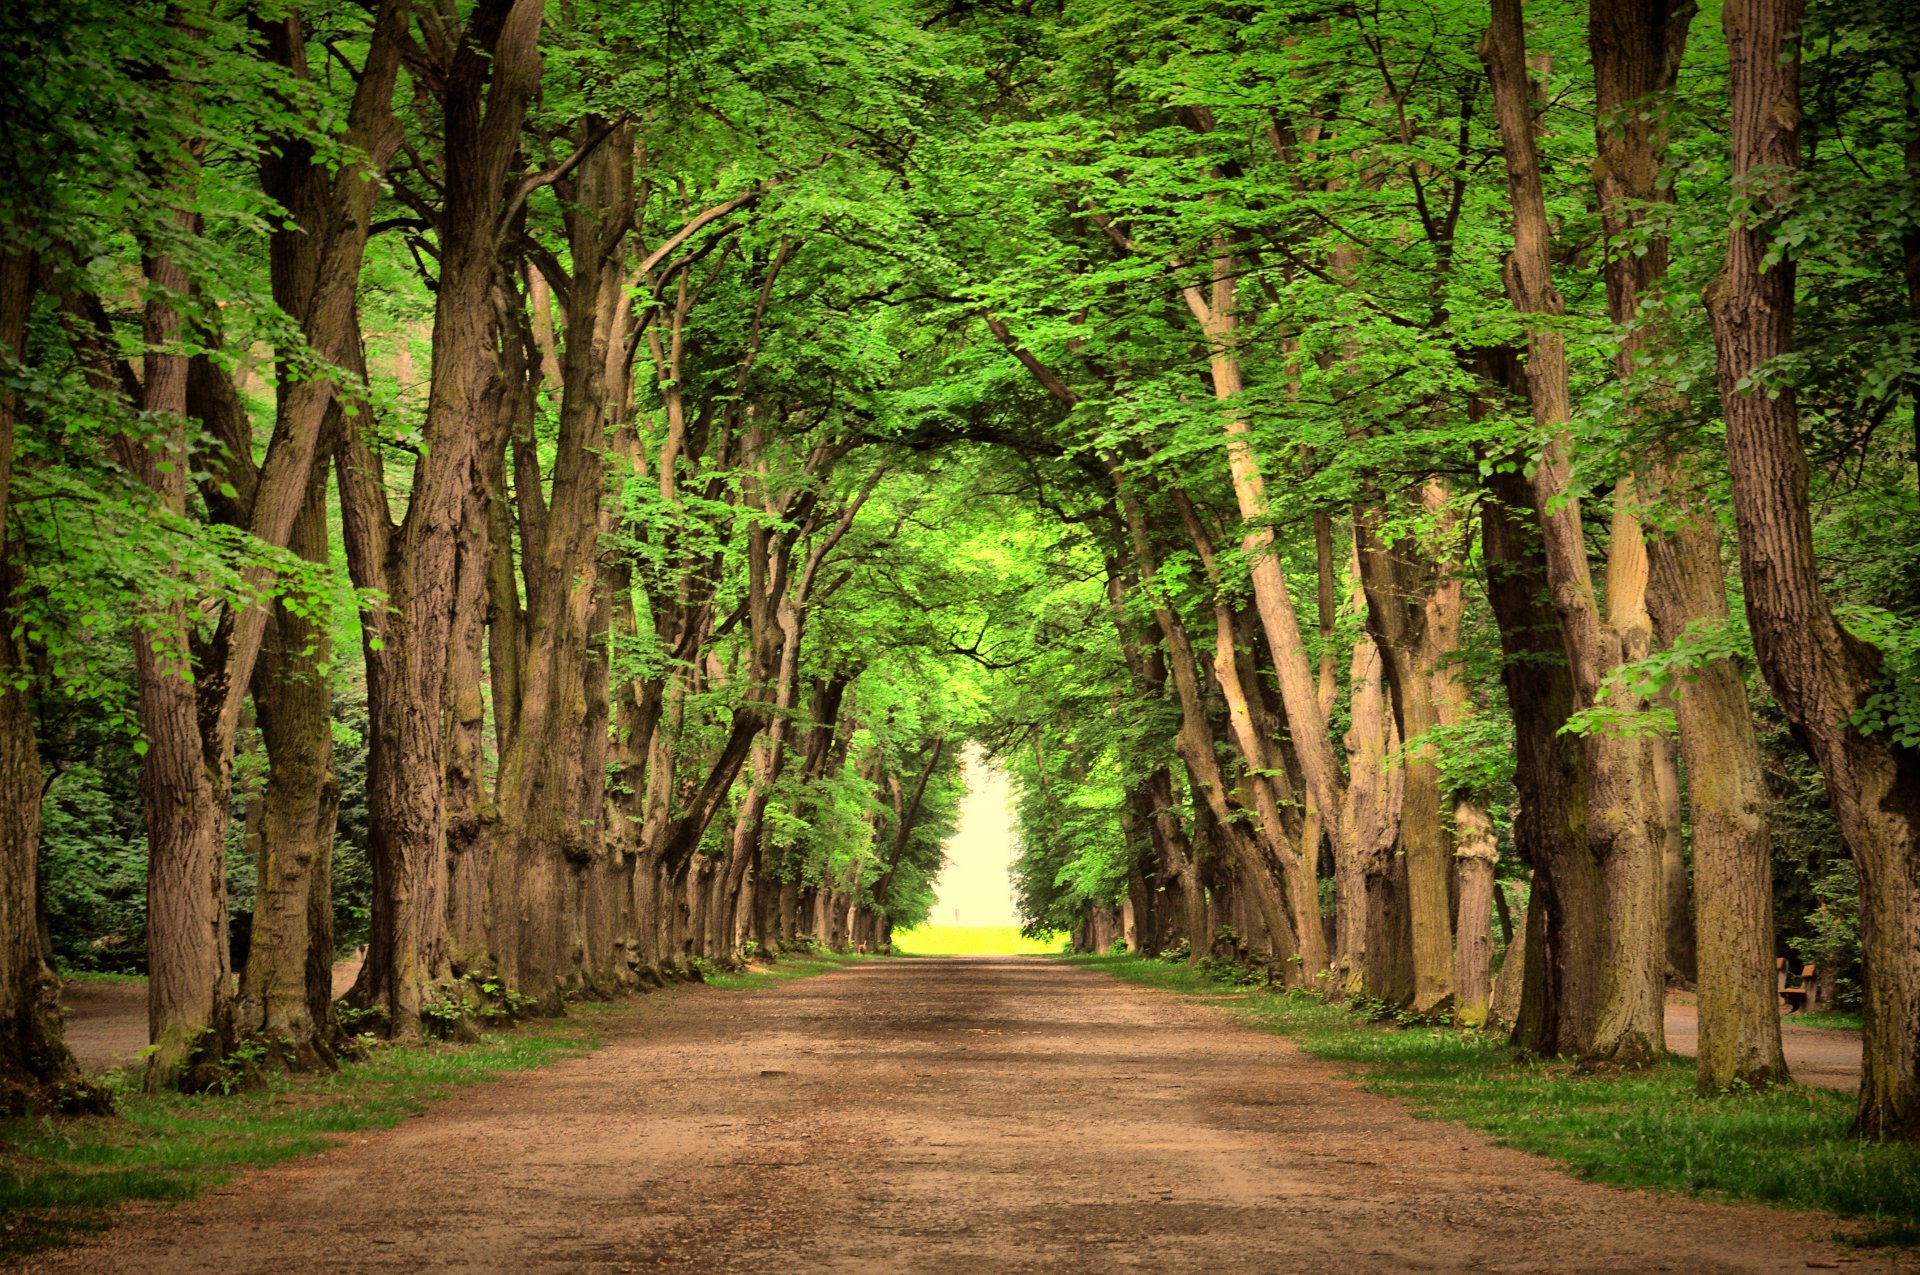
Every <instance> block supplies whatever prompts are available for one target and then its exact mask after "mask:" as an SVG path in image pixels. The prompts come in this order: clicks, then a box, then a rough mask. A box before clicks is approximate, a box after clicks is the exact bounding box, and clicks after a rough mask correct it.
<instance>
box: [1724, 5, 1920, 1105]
mask: <svg viewBox="0 0 1920 1275" xmlns="http://www.w3.org/2000/svg"><path fill="white" fill-rule="evenodd" d="M1803 11H1804V4H1803V0H1746V2H1745V3H1741V4H1737V5H1729V6H1727V8H1726V9H1725V10H1724V12H1723V14H1722V22H1723V24H1724V26H1725V29H1726V36H1727V49H1728V60H1729V91H1730V94H1731V98H1732V103H1731V104H1732V111H1731V123H1732V152H1733V181H1734V188H1735V190H1736V191H1738V192H1741V193H1742V195H1743V199H1742V202H1741V204H1740V205H1739V206H1740V208H1741V209H1742V211H1740V212H1738V213H1736V216H1735V220H1734V223H1733V226H1732V229H1731V233H1730V235H1729V237H1728V240H1727V260H1726V268H1725V270H1724V271H1723V272H1722V274H1721V276H1720V279H1719V281H1718V282H1717V283H1716V284H1715V285H1714V287H1713V288H1712V290H1711V294H1710V297H1709V302H1708V312H1709V314H1710V316H1711V318H1712V321H1713V331H1714V342H1715V345H1716V347H1717V349H1718V355H1719V377H1720V397H1721V403H1722V407H1723V409H1724V411H1725V414H1726V422H1727V468H1728V471H1729V472H1730V474H1731V475H1732V478H1733V509H1734V521H1735V525H1736V527H1737V528H1738V530H1739V536H1740V571H1741V576H1742V578H1743V579H1744V581H1745V583H1746V600H1747V620H1748V623H1749V625H1750V626H1751V628H1752V630H1753V644H1754V651H1755V653H1756V654H1757V655H1758V656H1759V660H1760V669H1761V672H1762V673H1764V674H1765V676H1766V679H1767V684H1768V686H1770V687H1771V688H1772V690H1773V693H1774V695H1775V696H1776V697H1777V698H1778V699H1779V701H1780V704H1781V707H1782V708H1784V709H1785V710H1786V713H1787V716H1788V717H1789V718H1790V719H1791V720H1792V721H1793V723H1794V724H1795V725H1796V726H1798V727H1799V728H1800V730H1801V731H1802V732H1803V733H1804V734H1805V736H1806V739H1807V742H1808V743H1809V744H1810V745H1811V746H1812V749H1813V754H1814V757H1815V758H1816V759H1817V760H1818V761H1819V763H1820V770H1821V773H1822V774H1823V775H1825V777H1826V781H1827V792H1828V794H1829V796H1830V797H1831V799H1832V801H1833V809H1834V814H1835V816H1836V817H1837V818H1838V820H1839V823H1840V831H1841V833H1842V835H1844V836H1845V837H1846V840H1847V845H1848V846H1849V847H1850V848H1851V849H1852V851H1853V856H1854V862H1855V864H1856V866H1857V868H1858V871H1859V876H1860V935H1861V943H1862V946H1863V948H1864V951H1865V966H1866V1000H1865V1004H1864V1006H1863V1014H1862V1018H1863V1022H1864V1028H1865V1032H1864V1034H1865V1044H1864V1051H1863V1054H1862V1060H1861V1077H1860V1106H1859V1110H1858V1113H1857V1115H1856V1117H1855V1128H1856V1129H1857V1130H1858V1131H1859V1132H1860V1133H1861V1134H1863V1135H1865V1136H1868V1137H1882V1138H1900V1139H1905V1140H1908V1141H1913V1140H1920V751H1916V750H1915V749H1913V748H1911V747H1902V746H1900V745H1899V744H1896V743H1895V742H1893V740H1892V739H1891V738H1889V735H1888V733H1887V732H1886V731H1884V730H1882V731H1879V732H1876V733H1873V734H1868V733H1866V732H1864V731H1862V730H1861V729H1860V728H1859V727H1858V726H1857V725H1856V724H1855V715H1856V714H1857V713H1858V712H1859V711H1860V709H1861V707H1862V705H1863V704H1865V702H1866V700H1867V698H1868V696H1869V695H1871V694H1872V693H1873V692H1874V691H1875V690H1876V689H1878V688H1879V686H1880V685H1881V659H1880V654H1879V652H1877V651H1875V650H1874V649H1873V648H1872V647H1870V646H1868V645H1866V644H1865V643H1863V642H1861V641H1860V640H1859V639H1857V638H1855V637H1854V636H1853V635H1852V634H1850V633H1848V632H1847V631H1846V629H1844V628H1843V627H1842V626H1841V625H1840V623H1839V621H1838V620H1837V619H1836V618H1835V617H1834V614H1833V607H1832V605H1831V603H1829V602H1828V600H1827V597H1826V594H1825V592H1824V591H1823V589H1822V585H1821V576H1820V566H1819V563H1818V561H1817V560H1816V559H1815V557H1814V551H1813V523H1812V517H1811V514H1810V510H1809V502H1808V490H1807V488H1808V475H1807V458H1806V452H1805V450H1804V448H1803V447H1802V445H1801V442H1800V432H1799V407H1798V404H1797V403H1796V402H1795V399H1794V394H1793V390H1792V388H1791V387H1789V386H1776V385H1771V384H1769V383H1768V382H1767V379H1766V375H1765V371H1764V369H1765V367H1766V365H1767V364H1768V363H1769V362H1770V361H1772V360H1774V359H1777V358H1779V357H1780V356H1781V355H1784V354H1786V353H1788V352H1789V351H1790V350H1791V349H1792V348H1793V304H1794V266H1793V260H1792V258H1791V257H1790V256H1788V257H1786V258H1784V259H1783V260H1780V261H1777V262H1773V263H1772V264H1768V262H1767V253H1768V249H1769V247H1770V246H1771V242H1772V215H1773V214H1774V212H1775V210H1776V209H1777V208H1778V207H1779V206H1780V204H1781V203H1782V202H1783V201H1784V200H1787V199H1790V198H1791V196H1792V195H1793V193H1794V184H1793V178H1794V175H1795V172H1796V170H1797V169H1798V167H1799V162H1800V137H1799V119H1800V111H1799V101H1800V62H1799V47H1798V40H1799V36H1800V29H1801V18H1802V15H1803Z"/></svg>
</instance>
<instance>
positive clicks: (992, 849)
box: [927, 744, 1020, 928]
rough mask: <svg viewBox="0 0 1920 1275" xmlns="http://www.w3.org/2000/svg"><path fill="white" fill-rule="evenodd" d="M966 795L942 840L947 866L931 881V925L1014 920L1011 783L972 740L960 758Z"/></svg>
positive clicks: (1011, 922) (1014, 922) (1016, 919)
mask: <svg viewBox="0 0 1920 1275" xmlns="http://www.w3.org/2000/svg"><path fill="white" fill-rule="evenodd" d="M961 766H962V772H961V773H962V774H964V775H965V776H966V780H967V795H966V796H965V797H963V798H961V799H960V826H959V827H958V828H956V829H955V830H954V833H953V839H952V840H950V841H948V842H947V866H946V869H945V870H944V871H942V872H941V873H940V879H939V880H938V881H936V882H935V883H934V893H935V895H936V896H937V902H935V903H934V905H933V915H932V916H930V917H928V918H927V921H928V923H929V924H931V925H958V926H966V927H969V928H971V927H973V926H981V925H1013V926H1017V925H1019V924H1020V918H1019V915H1018V914H1017V913H1016V912H1015V911H1014V907H1013V877H1012V875H1011V869H1012V867H1013V786H1012V785H1011V784H1010V783H1008V782H1007V772H1006V771H1004V770H1002V769H1000V768H999V767H998V766H996V765H994V764H993V762H992V761H990V760H989V759H988V758H987V755H986V753H984V752H983V751H981V748H980V746H979V745H978V744H968V745H967V751H966V753H965V754H964V756H963V758H962V760H961Z"/></svg>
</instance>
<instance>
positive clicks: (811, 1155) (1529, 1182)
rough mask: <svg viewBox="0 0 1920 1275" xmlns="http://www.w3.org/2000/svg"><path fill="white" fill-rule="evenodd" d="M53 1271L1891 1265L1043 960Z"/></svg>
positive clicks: (713, 1057)
mask: <svg viewBox="0 0 1920 1275" xmlns="http://www.w3.org/2000/svg"><path fill="white" fill-rule="evenodd" d="M624 1021H625V1024H626V1025H625V1026H623V1027H621V1028H619V1029H617V1030H616V1031H615V1033H614V1035H613V1036H612V1038H611V1039H610V1040H609V1042H608V1044H607V1045H606V1047H605V1048H604V1049H602V1050H600V1051H599V1052H597V1053H595V1054H592V1055H589V1056H586V1057H582V1058H579V1059H575V1060H573V1061H570V1062H566V1063H562V1064H559V1065H556V1066H553V1067H550V1068H547V1069H544V1070H541V1071H536V1072H526V1073H521V1074H518V1075H514V1076H509V1077H507V1078H504V1079H502V1080H500V1081H498V1082H496V1083H491V1084H487V1085H483V1086H479V1087H476V1088H473V1089H469V1090H465V1091H462V1092H461V1093H459V1094H458V1095H457V1096H455V1097H453V1098H451V1099H449V1100H448V1101H447V1102H445V1103H443V1104H441V1105H440V1106H438V1107H436V1108H434V1109H433V1110H432V1111H429V1112H428V1113H426V1114H425V1115H423V1116H421V1117H420V1118H418V1119H415V1120H410V1121H407V1122H406V1123H405V1124H403V1125H402V1126H401V1127H399V1128H397V1129H393V1130H389V1131H385V1132H381V1133H375V1134H368V1135H364V1136H358V1137H355V1138H354V1139H353V1140H352V1141H351V1142H350V1144H348V1145H345V1146H342V1147H340V1148H337V1149H335V1150H333V1151H329V1152H326V1153H324V1154H321V1155H318V1156H314V1157H311V1158H308V1159H305V1160H300V1161H296V1162H292V1163H289V1164H285V1165H282V1166H279V1167H276V1168H273V1169H270V1170H267V1171H264V1172H261V1173H258V1174H255V1175H253V1176H251V1177H248V1178H246V1179H243V1180H241V1181H238V1182H235V1183H233V1184H231V1185H230V1186H227V1187H225V1188H222V1189H220V1190H218V1191H216V1192H213V1193H211V1194H209V1195H207V1196H205V1197H202V1198H201V1199H199V1200H197V1201H194V1202H191V1203H188V1204H184V1205H180V1206H177V1207H173V1208H147V1209H142V1210H138V1211H129V1213H128V1215H127V1216H126V1217H125V1220H124V1222H123V1224H122V1225H121V1226H119V1227H118V1228H116V1229H115V1230H113V1231H111V1232H109V1233H107V1234H106V1235H105V1236H103V1237H101V1239H100V1240H99V1241H98V1242H97V1243H94V1244H92V1245H89V1246H86V1247H82V1248H76V1249H70V1250H65V1251H60V1252H53V1253H46V1254H42V1255H40V1257H39V1258H37V1259H36V1263H35V1266H34V1269H40V1270H48V1271H87V1272H143V1273H144V1272H192V1273H193V1275H218V1273H220V1272H251V1271H262V1270H272V1271H276V1272H293V1271H327V1272H362V1271H366V1272H372V1271H415V1270H428V1269H436V1270H445V1269H451V1270H473V1271H481V1270H487V1271H492V1270H498V1271H516V1272H517V1271H577V1270H587V1271H659V1270H668V1271H687V1272H695V1271H697V1272H703V1273H706V1272H714V1273H719V1272H764V1271H790V1270H804V1271H810V1272H877V1271H889V1272H937V1273H938V1275H976V1273H977V1275H988V1273H993V1275H1001V1273H1003V1272H1033V1273H1035V1275H1041V1273H1044V1275H1077V1273H1080V1272H1089V1273H1091V1272H1109V1271H1153V1272H1189V1271H1191V1272H1249V1273H1251V1272H1263V1273H1265V1272H1337V1273H1339V1275H1353V1273H1355V1272H1370V1271H1464V1270H1485V1271H1556V1272H1561V1271H1581V1272H1589V1271H1591V1272H1600V1271H1619V1272H1641V1271H1659V1270H1667V1271H1685V1272H1726V1271H1774V1272H1783V1271H1805V1270H1807V1269H1809V1268H1816V1269H1818V1268H1845V1269H1849V1270H1855V1271H1866V1270H1882V1269H1890V1267H1889V1266H1888V1265H1887V1263H1889V1262H1891V1261H1895V1260H1898V1259H1897V1257H1895V1256H1892V1255H1889V1254H1886V1253H1884V1252H1877V1251H1855V1250H1847V1249H1843V1248H1840V1247H1838V1246H1836V1245H1834V1244H1833V1243H1831V1242H1830V1240H1829V1238H1828V1237H1830V1236H1831V1234H1832V1233H1833V1232H1834V1230H1835V1229H1836V1224H1835V1223H1834V1222H1832V1221H1831V1220H1829V1219H1824V1218H1820V1217H1816V1216H1810V1215H1805V1214H1791V1213H1784V1212H1779V1211H1775V1210H1769V1209H1763V1208H1759V1207H1748V1206H1740V1205H1727V1204H1712V1203H1703V1202H1700V1201H1694V1200H1686V1199H1680V1198H1674V1197H1666V1196H1657V1195H1652V1194H1648V1193H1643V1192H1634V1191H1624V1190H1618V1189H1614V1188H1610V1187H1603V1186H1596V1185H1593V1184H1590V1183H1585V1182H1581V1181H1578V1180H1576V1179H1574V1178H1573V1177H1571V1176H1569V1175H1568V1174H1566V1173H1565V1172H1563V1171H1561V1170H1560V1169H1558V1168H1556V1167H1555V1166H1553V1165H1552V1164H1551V1163H1549V1162H1548V1161H1545V1160H1542V1159H1539V1158H1537V1157H1534V1156H1530V1155H1527V1154H1524V1153H1522V1152H1519V1151H1512V1150H1507V1149H1504V1148H1500V1147H1496V1146H1493V1145H1491V1144H1490V1143H1489V1142H1488V1141H1487V1140H1485V1139H1484V1138H1482V1137H1479V1136H1478V1135H1475V1134H1473V1133H1470V1132H1467V1131H1466V1130H1464V1129H1463V1128H1461V1127H1460V1126H1458V1125H1454V1124H1449V1123H1446V1122H1441V1121H1432V1120H1414V1119H1412V1118H1410V1117H1409V1116H1408V1115H1407V1113H1406V1112H1405V1110H1404V1109H1403V1108H1402V1107H1400V1106H1399V1105H1398V1104H1397V1103H1395V1102H1393V1101H1391V1100H1388V1099H1384V1098H1381V1097H1378V1096H1375V1095H1370V1094H1367V1093H1365V1092H1363V1091H1362V1090H1361V1089H1360V1088H1359V1087H1358V1086H1356V1085H1355V1084H1353V1083H1351V1082H1350V1081H1347V1080H1345V1079H1343V1078H1342V1077H1341V1075H1340V1071H1339V1069H1338V1068H1337V1067H1336V1066H1334V1065H1331V1064H1327V1063H1322V1062H1319V1061H1316V1060H1314V1059H1310V1058H1307V1057H1305V1056H1304V1055H1302V1054H1300V1053H1299V1052H1297V1051H1296V1050H1295V1049H1294V1048H1293V1047H1292V1046H1290V1045H1289V1044H1288V1043H1286V1042H1285V1041H1283V1040H1280V1039H1277V1038H1275V1037H1272V1036H1269V1035H1264V1034H1261V1033H1259V1032H1256V1031H1253V1030H1250V1029H1248V1028H1246V1027H1243V1026H1240V1025H1238V1024H1235V1023H1233V1022H1230V1021H1229V1020H1227V1019H1226V1018H1225V1017H1224V1016H1222V1015H1220V1014H1218V1013H1216V1012H1213V1011H1211V1010H1209V1009H1207V1008H1205V1007H1204V1006H1201V1005H1197V1004H1194V1003H1191V1002H1186V1001H1182V1000H1179V999H1177V998H1174V997H1170V996H1166V995H1162V994H1158V993H1154V992H1150V991H1145V990H1142V989H1139V988H1135V987H1129V986H1127V985H1125V984H1122V983H1119V982H1117V981H1114V980H1112V979H1109V978H1108V977H1106V976H1104V975H1102V974H1100V973H1097V972H1094V971H1090V970H1082V969H1075V968H1072V967H1069V966H1066V965H1063V964H1061V963H1058V962H1053V961H1048V960H1044V959H1035V958H1017V957H1015V958H976V959H949V960H898V961H890V962H869V963H862V964H858V965H854V966H851V967H848V968H846V969H843V970H840V971H837V972H834V973H831V974H826V975H822V976H820V977H817V978H811V979H805V980H800V981H796V982H790V983H786V984H782V985H778V986H774V987H769V988H760V989H755V990H751V991H743V992H727V991H718V990H712V989H709V990H708V991H705V992H701V993H699V994H694V995H684V996H673V997H662V998H660V999H658V1000H657V1001H651V1002H647V1003H645V1004H643V1005H642V1006H641V1007H640V1008H639V1009H638V1010H636V1011H635V1012H634V1013H633V1014H632V1016H631V1017H630V1018H627V1019H625V1020H624Z"/></svg>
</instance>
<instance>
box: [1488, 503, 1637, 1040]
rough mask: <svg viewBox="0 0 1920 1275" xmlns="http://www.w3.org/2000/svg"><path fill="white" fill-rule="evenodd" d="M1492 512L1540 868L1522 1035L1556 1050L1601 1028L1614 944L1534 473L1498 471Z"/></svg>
mask: <svg viewBox="0 0 1920 1275" xmlns="http://www.w3.org/2000/svg"><path fill="white" fill-rule="evenodd" d="M1488 495H1489V496H1490V497H1491V499H1489V500H1488V501H1487V503H1486V505H1485V508H1484V510H1483V512H1482V514H1481V521H1480V528H1481V535H1482V538H1483V543H1484V548H1485V558H1486V564H1487V566H1486V581H1487V600H1488V603H1489V604H1490V606H1491V609H1492V611H1493V615H1494V621H1495V623H1496V624H1497V625H1498V627H1499V630H1500V649H1501V654H1502V657H1503V658H1502V661H1501V670H1500V677H1501V682H1502V684H1503V685H1504V687H1505V689H1506V694H1507V711H1508V712H1509V713H1510V714H1511V715H1512V717H1513V727H1514V757H1515V766H1514V787H1515V789H1516V790H1517V793H1518V796H1519V803H1518V804H1519V810H1518V813H1517V814H1516V815H1515V817H1514V826H1513V839H1514V845H1515V847H1516V848H1517V849H1518V850H1519V853H1520V857H1521V859H1523V860H1524V861H1525V862H1526V863H1527V865H1528V866H1529V867H1531V868H1532V869H1533V874H1534V875H1533V894H1532V902H1531V904H1530V906H1529V920H1528V924H1529V926H1530V927H1531V928H1529V929H1528V930H1527V934H1528V935H1529V939H1528V946H1527V948H1526V962H1527V965H1526V973H1525V984H1526V985H1525V988H1524V994H1523V997H1522V1001H1523V1004H1522V1008H1521V1011H1520V1012H1519V1013H1518V1014H1517V1015H1516V1016H1515V1020H1514V1023H1513V1039H1514V1043H1515V1044H1517V1045H1520V1046H1521V1047H1523V1048H1525V1049H1528V1050H1531V1051H1532V1052H1534V1053H1537V1054H1542V1055H1545V1056H1548V1057H1552V1056H1555V1055H1560V1054H1573V1055H1580V1054H1584V1053H1585V1052H1586V1051H1587V1048H1588V1045H1589V1043H1590V1042H1591V1040H1592V1039H1593V1031H1594V1024H1595V1021H1596V1020H1597V1018H1598V1016H1599V1007H1600V966H1601V960H1602V952H1603V951H1604V948H1605V944H1606V896H1605V891H1604V890H1603V888H1602V885H1601V880H1600V877H1601V871H1600V864H1599V863H1598V862H1597V861H1596V860H1595V858H1594V856H1593V853H1592V851H1591V850H1590V849H1589V848H1588V846H1587V829H1588V826H1589V825H1588V822H1587V821H1586V820H1585V819H1584V818H1582V817H1581V812H1582V811H1583V810H1584V809H1585V807H1586V803H1587V767H1586V764H1585V760H1584V756H1583V754H1584V752H1585V749H1586V743H1585V741H1582V740H1580V739H1578V738H1575V737H1573V736H1570V735H1567V734H1565V733H1563V731H1562V727H1564V726H1565V725H1566V723H1567V718H1568V716H1569V715H1570V714H1571V713H1572V712H1573V678H1572V676H1571V674H1570V673H1569V671H1568V668H1567V664H1566V660H1565V658H1564V654H1563V643H1562V641H1561V637H1560V617H1559V615H1558V614H1557V612H1556V611H1555V610H1554V608H1553V607H1552V605H1551V604H1550V603H1549V602H1548V601H1547V598H1548V597H1549V593H1548V587H1547V569H1546V560H1545V558H1546V555H1545V553H1544V551H1543V550H1542V548H1541V545H1540V533H1539V519H1538V511H1537V510H1536V509H1535V507H1534V503H1533V492H1532V490H1531V489H1530V488H1529V486H1528V484H1527V482H1526V480H1525V479H1523V478H1521V477H1519V476H1518V475H1515V474H1495V475H1493V476H1492V477H1491V478H1489V480H1488Z"/></svg>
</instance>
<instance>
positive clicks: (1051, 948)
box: [893, 925, 1067, 956]
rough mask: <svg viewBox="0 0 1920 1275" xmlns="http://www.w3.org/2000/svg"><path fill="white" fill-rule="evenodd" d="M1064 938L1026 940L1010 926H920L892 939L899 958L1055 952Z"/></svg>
mask: <svg viewBox="0 0 1920 1275" xmlns="http://www.w3.org/2000/svg"><path fill="white" fill-rule="evenodd" d="M1066 945H1067V936H1066V935H1064V934H1056V935H1054V936H1053V937H1052V938H1048V939H1030V938H1027V937H1026V936H1025V935H1023V934H1021V933H1020V930H1019V927H1017V926H1012V925H922V926H920V927H919V928H917V929H912V930H901V931H899V932H898V933H896V934H895V935H894V936H893V950H894V953H895V955H899V956H1024V955H1031V954H1037V953H1044V952H1058V951H1059V950H1061V949H1062V948H1064V947H1065V946H1066Z"/></svg>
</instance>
